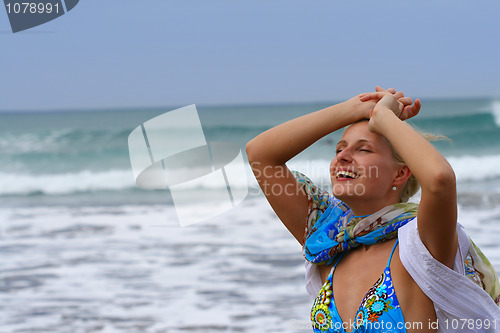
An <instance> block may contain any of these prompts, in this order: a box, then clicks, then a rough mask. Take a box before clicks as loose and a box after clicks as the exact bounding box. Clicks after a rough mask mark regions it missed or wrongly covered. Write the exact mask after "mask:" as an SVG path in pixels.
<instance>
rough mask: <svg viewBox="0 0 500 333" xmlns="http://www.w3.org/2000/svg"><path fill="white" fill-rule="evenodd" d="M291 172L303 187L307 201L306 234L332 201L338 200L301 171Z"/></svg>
mask: <svg viewBox="0 0 500 333" xmlns="http://www.w3.org/2000/svg"><path fill="white" fill-rule="evenodd" d="M292 174H293V175H294V177H295V179H296V180H297V181H298V182H299V184H300V186H301V187H302V188H303V189H304V191H305V193H306V195H307V199H308V201H309V207H308V212H307V221H306V228H305V235H307V234H308V233H309V231H310V230H311V229H312V227H313V226H314V224H315V223H316V221H317V220H318V219H319V217H320V216H321V214H323V212H324V211H325V210H326V209H327V208H328V206H329V205H330V204H331V203H332V202H336V201H339V200H338V199H336V198H334V197H333V196H331V195H330V193H329V192H328V191H326V190H324V189H323V188H321V187H320V186H318V185H316V184H315V183H313V181H312V180H311V179H310V178H309V177H307V176H306V175H304V174H303V173H300V172H298V171H292Z"/></svg>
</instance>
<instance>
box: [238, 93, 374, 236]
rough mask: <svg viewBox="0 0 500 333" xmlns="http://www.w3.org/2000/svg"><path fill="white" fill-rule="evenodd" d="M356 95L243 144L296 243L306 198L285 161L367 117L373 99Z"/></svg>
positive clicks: (305, 214)
mask: <svg viewBox="0 0 500 333" xmlns="http://www.w3.org/2000/svg"><path fill="white" fill-rule="evenodd" d="M360 96H361V95H357V96H355V97H353V98H351V99H350V100H348V101H345V102H343V103H340V104H337V105H333V106H330V107H328V108H325V109H322V110H319V111H316V112H313V113H310V114H307V115H305V116H302V117H299V118H296V119H292V120H290V121H288V122H286V123H283V124H281V125H278V126H276V127H274V128H271V129H270V130H267V131H265V132H264V133H262V134H260V135H258V136H257V137H255V138H254V139H253V140H251V141H250V142H249V143H248V144H247V145H246V152H247V156H248V160H249V162H250V166H251V168H252V171H253V173H254V174H255V177H256V178H257V181H258V183H259V185H260V187H261V189H262V191H263V192H264V195H265V196H266V198H267V200H268V201H269V203H270V204H271V207H272V208H273V210H274V211H275V212H276V214H277V215H278V217H279V218H280V219H281V221H282V222H283V224H284V225H285V226H286V227H287V229H288V230H289V231H290V232H291V233H292V235H293V236H294V237H295V238H296V239H297V240H298V241H299V243H300V244H303V237H304V227H305V221H306V217H307V211H308V199H307V196H306V194H305V192H304V191H303V189H302V188H301V186H300V185H299V183H298V181H297V180H296V179H295V177H294V176H293V174H292V173H291V172H290V170H289V169H288V168H287V167H286V165H285V163H286V162H287V161H288V160H290V159H291V158H292V157H294V156H295V155H297V154H299V153H300V152H301V151H303V150H304V149H306V148H307V147H309V146H310V145H311V144H313V143H314V142H316V141H317V140H319V139H320V138H322V137H324V136H325V135H327V134H330V133H332V132H334V131H336V130H338V129H340V128H342V127H344V126H347V125H349V124H352V123H354V122H356V121H358V120H360V119H363V118H368V117H369V114H370V110H372V109H373V107H374V106H375V101H367V102H361V100H360Z"/></svg>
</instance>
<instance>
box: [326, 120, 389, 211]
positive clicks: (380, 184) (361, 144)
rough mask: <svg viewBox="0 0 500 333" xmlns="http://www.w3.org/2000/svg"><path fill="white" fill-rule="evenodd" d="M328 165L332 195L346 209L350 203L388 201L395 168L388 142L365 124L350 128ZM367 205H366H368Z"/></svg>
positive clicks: (360, 123) (364, 122) (357, 124)
mask: <svg viewBox="0 0 500 333" xmlns="http://www.w3.org/2000/svg"><path fill="white" fill-rule="evenodd" d="M336 152H337V155H336V156H335V158H334V159H333V160H332V162H331V164H330V176H331V181H332V191H333V195H334V196H335V197H337V198H339V199H341V200H343V201H345V202H346V203H347V204H348V205H349V201H350V200H349V199H351V200H352V199H353V198H360V197H361V198H363V200H374V201H377V202H378V201H383V200H384V199H385V200H387V198H388V193H391V192H392V187H393V186H394V185H393V181H394V179H395V177H396V175H397V172H398V169H399V167H398V165H396V163H395V162H394V160H393V155H392V150H391V147H390V146H389V143H388V142H387V140H386V139H385V138H384V137H383V136H381V135H379V134H377V133H373V132H371V131H370V130H369V129H368V121H362V122H359V123H356V124H354V125H352V126H351V127H349V128H348V129H347V130H346V131H345V133H344V135H343V136H342V138H341V139H340V141H339V142H338V144H337V148H336ZM367 203H368V202H367Z"/></svg>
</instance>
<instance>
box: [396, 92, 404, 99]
mask: <svg viewBox="0 0 500 333" xmlns="http://www.w3.org/2000/svg"><path fill="white" fill-rule="evenodd" d="M394 97H396V99H400V98H403V97H405V94H403V92H402V91H398V92H397V93H395V94H394Z"/></svg>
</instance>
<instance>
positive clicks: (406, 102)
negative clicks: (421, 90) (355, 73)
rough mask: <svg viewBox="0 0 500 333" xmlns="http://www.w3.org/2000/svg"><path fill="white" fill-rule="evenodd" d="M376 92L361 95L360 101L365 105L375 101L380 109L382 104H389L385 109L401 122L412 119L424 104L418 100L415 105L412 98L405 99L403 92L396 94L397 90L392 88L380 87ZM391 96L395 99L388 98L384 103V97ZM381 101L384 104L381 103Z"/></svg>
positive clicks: (369, 116)
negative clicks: (390, 111)
mask: <svg viewBox="0 0 500 333" xmlns="http://www.w3.org/2000/svg"><path fill="white" fill-rule="evenodd" d="M375 90H376V92H374V93H365V94H361V96H360V101H361V102H363V103H367V102H370V101H375V102H376V105H378V107H381V106H383V105H382V104H384V105H385V104H387V105H385V107H387V108H389V109H391V110H392V111H393V112H394V113H395V114H396V116H397V117H398V118H399V119H401V120H406V119H409V118H412V117H414V116H416V115H417V114H418V112H419V111H420V108H421V106H422V104H421V102H420V100H419V99H416V100H415V104H413V100H412V99H411V98H410V97H405V95H404V94H403V92H401V91H398V92H396V90H395V89H392V88H390V89H387V90H385V89H383V88H381V87H379V86H377V87H376V88H375ZM389 94H391V95H392V96H391V97H394V98H387V97H386V99H385V100H384V101H382V99H383V98H384V96H386V95H389ZM381 101H382V103H380V102H381ZM373 109H375V107H373ZM373 109H372V110H373ZM368 118H371V114H369V115H368Z"/></svg>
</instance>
